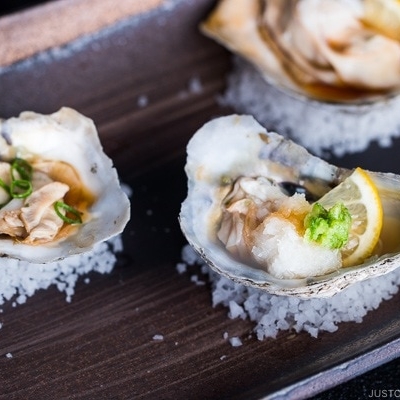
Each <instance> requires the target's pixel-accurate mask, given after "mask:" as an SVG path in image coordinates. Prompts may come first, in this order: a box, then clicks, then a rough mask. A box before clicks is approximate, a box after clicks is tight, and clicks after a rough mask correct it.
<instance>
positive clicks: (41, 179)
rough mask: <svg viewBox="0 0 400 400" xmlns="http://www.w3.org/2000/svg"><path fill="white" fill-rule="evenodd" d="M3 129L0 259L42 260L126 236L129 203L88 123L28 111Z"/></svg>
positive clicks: (66, 114)
mask: <svg viewBox="0 0 400 400" xmlns="http://www.w3.org/2000/svg"><path fill="white" fill-rule="evenodd" d="M0 132H1V136H0V203H1V205H2V207H1V208H0V255H1V256H3V257H4V256H8V257H12V258H17V259H20V260H26V261H29V262H34V263H45V262H50V261H54V260H57V259H62V258H65V257H68V256H70V255H74V254H79V253H82V252H85V251H88V250H91V249H92V248H93V246H94V245H95V244H96V243H98V242H102V241H104V240H107V239H109V238H111V237H112V236H114V235H117V234H119V233H121V232H122V230H123V229H124V227H125V225H126V223H127V221H128V220H129V218H130V203H129V200H128V198H127V196H126V194H125V193H124V192H123V191H122V189H121V187H120V183H119V180H118V176H117V172H116V170H115V168H114V167H113V164H112V161H111V159H110V158H109V157H108V156H107V155H106V154H105V153H104V152H103V149H102V146H101V143H100V140H99V137H98V134H97V130H96V128H95V126H94V123H93V121H92V120H91V119H89V118H87V117H85V116H83V115H81V114H80V113H78V112H77V111H75V110H73V109H71V108H66V107H64V108H62V109H60V110H59V111H58V112H55V113H53V114H51V115H41V114H37V113H34V112H28V111H27V112H23V113H21V114H20V115H19V117H15V118H10V119H7V120H0Z"/></svg>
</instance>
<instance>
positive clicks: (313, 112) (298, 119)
mask: <svg viewBox="0 0 400 400" xmlns="http://www.w3.org/2000/svg"><path fill="white" fill-rule="evenodd" d="M219 101H220V103H221V104H222V105H224V106H230V107H232V108H233V109H234V110H235V112H237V113H244V114H251V115H253V116H254V117H255V118H256V119H257V120H258V121H259V122H260V123H261V125H263V126H265V127H266V128H267V129H269V130H274V131H277V132H278V133H280V134H281V135H284V136H287V137H289V138H291V139H293V140H294V141H295V142H297V143H300V144H302V145H303V146H304V147H306V148H308V149H309V150H310V151H311V152H313V153H314V154H317V155H319V156H323V155H324V153H325V152H326V151H328V150H329V151H331V152H332V153H333V154H335V155H336V156H342V155H343V154H345V153H354V152H359V151H363V150H365V149H366V148H367V147H368V145H369V144H370V143H371V141H376V142H377V143H378V144H379V145H381V146H382V147H387V146H390V144H391V143H392V139H393V138H396V137H399V136H400V118H399V115H400V96H397V97H393V98H391V99H388V100H387V101H385V102H380V103H377V104H375V105H365V106H359V107H358V108H357V111H354V110H355V109H354V108H353V109H350V111H349V109H348V108H347V109H344V108H342V107H341V106H340V105H337V104H328V103H324V104H323V107H321V103H319V102H316V101H312V100H310V101H307V102H306V101H304V100H303V99H301V98H299V97H291V96H289V95H287V94H285V93H283V92H281V91H280V90H278V89H276V88H275V87H273V86H271V85H270V84H268V83H267V82H266V81H265V80H264V79H263V78H262V77H261V75H260V74H259V73H258V71H256V70H255V68H254V67H253V66H251V65H250V64H248V63H247V62H245V61H243V60H242V59H241V58H239V57H237V56H235V57H234V68H233V71H232V72H231V74H230V75H229V77H228V83H227V89H226V91H225V93H224V94H223V96H221V98H220V99H219Z"/></svg>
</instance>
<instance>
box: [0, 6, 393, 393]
mask: <svg viewBox="0 0 400 400" xmlns="http://www.w3.org/2000/svg"><path fill="white" fill-rule="evenodd" d="M57 3H60V4H61V3H64V4H67V3H68V2H67V1H65V2H54V3H50V4H46V5H45V6H42V7H45V9H46V13H47V12H49V13H52V12H53V13H54V12H55V9H56V8H57V7H56V4H57ZM74 3H79V2H78V1H75V2H74ZM83 3H85V2H84V1H83V0H82V1H81V5H82V4H83ZM89 3H95V2H87V3H85V4H89ZM100 3H101V2H100ZM164 3H165V4H164ZM164 3H162V4H160V5H157V6H152V7H148V8H145V9H141V10H139V11H138V10H135V11H132V12H131V13H130V14H129V13H128V14H129V15H124V16H123V17H122V16H120V17H119V18H116V20H115V21H114V22H112V23H110V24H102V23H100V24H99V26H97V27H96V29H95V30H94V31H92V32H90V33H82V32H79V33H78V34H77V35H76V36H75V38H74V39H73V40H72V41H70V40H69V41H66V42H64V41H60V42H56V43H53V44H52V45H51V46H50V48H48V49H47V47H46V46H43V47H42V48H40V49H39V50H37V51H34V52H33V53H32V54H29V55H26V56H25V57H22V58H18V60H17V59H15V60H14V62H11V63H9V62H8V61H7V62H5V61H4V62H3V63H1V61H0V65H2V67H0V88H1V96H0V111H1V116H2V117H10V116H13V115H17V114H18V113H19V112H21V111H23V110H34V111H37V112H42V113H51V112H54V111H56V110H57V109H58V108H60V107H61V106H64V105H66V106H70V107H74V108H76V109H77V110H79V111H80V112H82V113H83V114H86V115H87V116H89V117H91V118H93V119H94V121H95V123H96V125H97V126H98V128H99V132H100V135H101V139H102V142H103V145H104V147H105V150H106V152H107V153H108V154H109V155H110V156H111V157H112V158H113V160H114V161H115V165H116V167H117V168H118V170H119V173H120V175H121V179H122V180H123V181H124V182H126V183H128V184H129V185H130V186H131V187H132V188H133V196H132V220H131V222H130V223H129V225H128V227H127V229H126V231H125V233H124V237H123V238H124V244H125V251H124V254H122V255H121V257H120V259H119V262H118V265H117V266H116V267H115V269H114V271H113V272H112V273H111V274H109V275H98V274H95V273H93V274H90V284H85V283H83V280H81V281H79V283H78V285H77V287H76V293H75V295H74V296H73V298H72V302H71V303H67V302H66V301H65V298H64V295H63V294H60V293H59V292H58V291H57V290H56V289H55V288H52V289H49V290H46V291H41V292H39V293H37V294H35V296H34V297H31V298H29V299H28V301H27V303H26V304H24V305H20V306H18V307H16V308H13V307H12V306H11V302H9V303H7V304H6V305H5V306H4V307H2V308H3V310H4V312H3V313H2V314H1V316H0V322H1V323H2V324H3V327H2V329H1V330H0V381H1V385H0V398H7V399H21V398H24V399H29V398H36V399H39V398H40V399H55V398H58V399H61V398H85V399H86V398H87V399H93V398H96V399H101V398H104V399H109V398H118V399H125V398H141V399H156V398H160V399H161V398H162V399H180V398H182V399H183V398H185V399H186V398H190V399H211V398H218V399H220V398H230V399H256V398H262V397H266V398H282V399H283V398H306V397H309V396H312V395H315V394H317V393H319V392H321V391H324V390H326V389H328V388H330V387H333V386H335V385H337V384H339V383H341V382H344V381H346V380H348V379H350V378H352V377H354V376H357V375H359V374H361V373H364V372H365V371H367V370H369V369H371V368H374V367H377V366H378V365H380V364H382V363H385V362H388V361H390V360H392V359H394V358H395V357H397V356H399V355H400V318H399V312H398V310H399V306H400V296H399V295H397V296H395V297H394V298H393V299H392V300H390V301H386V302H384V303H383V304H382V305H381V306H380V307H379V309H378V310H376V311H374V312H370V313H369V314H368V315H367V316H366V317H365V319H364V322H363V323H361V324H357V323H342V324H341V325H340V328H339V330H338V331H337V332H335V333H334V334H330V333H326V334H324V333H323V334H321V335H320V337H319V338H318V339H313V338H311V337H310V336H309V335H308V334H307V333H300V334H293V333H291V332H284V333H282V334H280V335H279V336H278V338H277V339H276V340H274V339H271V340H264V341H257V340H256V339H255V338H254V335H253V337H252V338H248V336H249V333H251V331H252V329H253V325H252V324H251V323H250V322H248V321H241V320H230V319H229V318H228V317H227V310H226V309H225V308H223V307H217V308H212V306H211V296H210V288H209V287H208V286H196V285H194V284H193V283H191V282H190V275H185V274H183V275H179V274H178V273H177V271H176V268H175V267H176V264H177V263H178V262H180V260H181V258H180V252H181V249H182V246H183V245H184V244H185V240H184V238H183V237H182V235H181V233H180V230H179V226H178V222H177V216H178V213H179V208H180V203H181V202H182V200H183V199H184V197H185V194H186V178H185V175H184V172H183V165H184V162H185V159H184V157H185V146H186V143H187V141H188V140H189V138H190V136H191V135H192V134H193V133H194V131H195V130H196V129H198V128H199V127H200V126H201V125H202V124H203V123H204V122H206V121H207V120H209V119H210V118H212V117H214V116H217V115H221V114H226V113H228V112H229V110H225V109H222V108H221V107H220V106H218V104H217V100H216V96H217V95H218V93H221V91H222V90H223V88H224V85H225V77H226V73H227V72H228V71H229V68H230V60H231V58H230V55H229V54H228V53H227V52H226V51H225V50H223V49H222V48H221V47H220V46H218V45H216V44H215V43H213V42H211V41H210V40H208V39H206V38H204V37H202V36H201V35H200V34H199V33H198V30H197V24H198V22H199V21H200V20H201V19H202V18H203V17H204V16H205V15H206V14H207V13H208V11H209V10H210V9H211V7H212V5H213V4H214V2H213V1H211V0H196V1H190V0H182V1H172V2H171V1H170V2H164ZM75 6H76V4H68V7H75ZM90 7H94V5H93V4H91V5H90ZM40 9H41V7H38V8H37V9H34V10H32V11H27V12H26V13H28V15H30V16H31V17H32V15H33V14H29V13H33V12H35V14H34V15H33V16H34V20H35V21H36V22H37V20H36V19H40V18H43V17H42V15H43V14H42V13H40V12H38V11H39V10H40ZM57 10H58V9H57ZM86 11H88V10H86ZM57 12H58V11H57ZM22 14H23V15H25V16H24V18H25V17H26V14H25V13H21V14H15V15H14V16H13V18H15V19H14V21H15V22H14V25H12V24H11V25H8V26H9V29H10V32H14V33H16V32H20V31H21V29H22V30H23V28H22V27H21V26H18V21H19V18H22V16H21V15H22ZM18 16H19V17H18ZM7 18H8V17H7ZM2 21H4V20H2V19H0V26H2V25H1V24H2ZM39 25H40V24H39ZM73 26H74V25H73V23H71V24H70V28H71V27H73ZM71 29H72V28H71ZM20 33H21V32H20ZM8 45H9V47H10V48H12V43H8ZM46 49H47V50H46ZM22 50H23V49H22ZM25 50H26V49H25ZM399 147H400V146H399V144H398V143H395V144H394V146H393V147H392V148H390V149H386V150H383V149H380V148H377V147H371V149H370V150H369V151H368V152H367V153H364V154H362V155H355V156H348V157H345V158H343V159H340V160H333V161H334V162H337V163H341V165H343V166H349V167H350V166H355V165H362V166H364V167H366V168H371V169H376V170H392V171H394V172H398V173H400V166H399V165H396V164H395V161H394V160H395V159H396V158H395V157H394V155H395V154H396V152H398V150H399ZM397 154H398V153H397ZM224 332H228V333H229V335H230V336H233V335H238V336H240V337H242V338H243V340H244V345H243V346H241V347H237V348H234V347H232V346H231V345H230V344H229V343H228V342H227V341H226V340H224V338H223V333H224ZM156 334H161V335H163V337H164V340H162V341H155V340H153V336H154V335H156ZM7 353H12V355H13V357H12V358H7V357H5V355H6V354H7Z"/></svg>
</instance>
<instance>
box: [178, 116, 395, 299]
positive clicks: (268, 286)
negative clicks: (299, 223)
mask: <svg viewBox="0 0 400 400" xmlns="http://www.w3.org/2000/svg"><path fill="white" fill-rule="evenodd" d="M187 153H188V155H187V163H186V166H185V170H186V173H187V176H188V195H187V198H186V199H185V201H184V202H183V204H182V207H181V212H180V224H181V228H182V231H183V233H184V235H185V236H186V238H187V240H188V242H189V243H190V244H191V245H192V246H193V248H194V249H195V250H196V251H197V252H198V253H199V254H200V255H201V256H202V257H203V258H204V260H205V261H206V262H207V263H208V264H209V265H210V266H211V268H213V269H214V270H216V271H217V272H218V273H220V274H222V275H225V276H227V277H229V278H231V279H233V280H234V281H237V282H240V283H243V284H245V285H251V286H254V287H257V288H261V289H265V290H267V291H268V292H271V293H274V294H285V295H296V296H299V297H313V296H320V297H322V296H331V295H333V294H335V293H336V292H338V291H340V290H342V289H344V288H345V287H347V286H349V285H351V284H352V283H355V282H357V281H360V280H364V279H367V278H371V277H374V276H378V275H382V274H385V273H387V272H389V271H391V270H393V269H395V268H397V267H398V266H399V265H400V253H399V250H400V241H399V240H397V239H391V238H398V237H399V236H398V234H399V233H400V177H399V176H398V175H395V174H386V173H379V172H370V171H369V172H368V176H369V177H370V178H371V179H372V181H373V183H374V186H375V187H376V189H377V191H378V193H379V197H380V201H381V205H382V210H383V227H382V230H381V233H380V238H379V244H378V245H377V247H376V248H375V250H374V253H373V254H371V255H370V256H369V257H368V258H367V259H364V260H362V261H361V262H355V264H352V265H349V266H345V267H344V266H343V265H342V264H341V263H340V260H339V263H337V262H336V261H335V260H334V258H335V257H336V256H337V252H336V254H334V252H333V253H332V254H331V255H332V256H333V258H332V260H333V264H331V265H324V266H323V265H322V264H323V263H324V262H325V259H326V258H327V257H331V256H330V255H328V256H326V255H325V253H322V254H320V253H315V252H314V251H313V252H310V253H309V254H310V256H309V258H308V259H304V258H303V260H302V261H301V263H302V264H303V265H300V268H301V269H302V271H303V275H298V274H297V275H296V274H289V275H285V274H279V273H277V272H276V271H274V269H273V268H272V265H271V264H270V261H269V260H267V262H264V263H261V262H258V260H257V257H252V258H250V257H248V251H247V250H248V246H247V249H246V246H243V243H242V241H246V240H247V238H248V237H249V236H250V234H251V232H249V231H246V229H252V228H254V229H257V225H256V224H254V226H252V221H254V219H252V216H250V223H248V224H247V228H243V218H238V220H237V221H232V219H230V222H231V223H232V226H231V228H230V230H231V232H233V234H232V237H233V239H232V240H231V239H230V238H229V237H227V236H229V235H224V233H223V232H221V227H222V226H223V225H224V224H225V222H226V221H225V218H226V213H225V211H226V209H227V207H229V205H228V206H227V204H233V203H232V202H231V201H230V199H231V198H232V197H235V196H236V192H237V191H238V190H239V191H240V190H245V191H247V193H252V195H253V197H252V199H255V198H259V199H261V202H260V203H262V207H260V208H255V209H251V207H250V206H249V199H248V198H245V199H244V201H240V198H241V197H240V196H238V197H237V198H239V201H237V202H235V204H234V206H235V207H238V208H239V211H238V214H240V213H242V215H244V216H245V217H244V218H245V219H246V218H249V215H250V213H251V212H253V213H257V218H258V219H259V220H263V218H264V217H265V214H267V213H268V206H267V210H265V208H263V207H264V205H265V204H268V202H274V203H275V204H276V203H277V202H279V201H281V200H280V199H281V198H282V197H284V196H285V195H284V194H282V193H281V192H282V190H281V187H282V186H283V187H284V189H285V191H286V190H288V189H289V190H290V188H289V187H288V184H287V182H290V183H291V185H293V186H294V187H296V186H297V187H299V188H303V189H304V191H306V193H307V194H308V195H311V202H313V201H314V200H315V199H319V198H321V196H324V195H325V194H326V193H328V192H329V193H330V192H331V190H332V188H334V187H336V186H338V185H339V184H340V183H341V182H343V181H344V180H345V179H346V178H348V177H349V176H350V175H351V174H352V171H350V170H348V169H344V168H339V167H336V166H334V165H330V164H329V163H327V162H325V161H323V160H321V159H319V158H318V157H315V156H313V155H311V154H310V153H308V152H307V151H306V150H305V149H304V148H303V147H301V146H299V145H296V144H295V143H294V142H292V141H290V140H286V139H284V138H283V137H282V136H280V135H278V134H276V133H273V132H267V131H266V130H265V129H264V128H263V127H262V126H261V125H260V124H258V122H256V121H255V120H254V118H253V117H250V116H239V115H231V116H226V117H221V118H217V119H215V120H213V121H211V122H209V123H207V124H205V125H204V126H203V127H202V128H201V129H200V130H199V131H198V132H197V133H196V134H195V135H194V136H193V138H192V139H191V140H190V142H189V144H188V148H187ZM283 182H286V183H285V184H283V185H282V183H283ZM289 186H290V185H289ZM295 196H297V197H299V196H302V197H303V199H302V200H301V202H300V207H298V205H297V204H298V203H296V207H297V208H298V209H299V212H300V213H303V211H302V210H301V207H305V209H306V210H307V205H304V204H308V203H309V202H308V201H306V200H305V199H304V197H305V194H303V195H298V194H296V195H295ZM295 196H286V199H289V200H287V201H289V202H290V201H292V200H291V199H292V198H293V197H295ZM308 200H310V198H309V199H308ZM254 201H257V199H256V200H254ZM283 201H286V200H283ZM241 207H242V208H243V209H240V208H241ZM249 227H250V228H249ZM277 234H279V232H277ZM238 237H239V239H240V240H237V238H238ZM274 245H275V244H274V243H273V242H272V246H274ZM316 246H317V245H316ZM250 247H251V249H250V250H251V251H253V250H254V249H255V248H256V247H257V242H256V241H255V242H252V243H251V244H250ZM272 249H273V247H272ZM256 250H257V249H256ZM288 250H289V249H288ZM307 251H308V250H307ZM292 253H293V252H292ZM306 254H307V253H306ZM316 254H317V256H315V255H316ZM298 261H299V260H297V259H296V258H293V259H291V260H289V261H288V267H289V269H290V268H291V265H292V264H299V262H298ZM301 263H300V264H301ZM311 265H313V267H312V268H310V266H311ZM304 271H305V272H304Z"/></svg>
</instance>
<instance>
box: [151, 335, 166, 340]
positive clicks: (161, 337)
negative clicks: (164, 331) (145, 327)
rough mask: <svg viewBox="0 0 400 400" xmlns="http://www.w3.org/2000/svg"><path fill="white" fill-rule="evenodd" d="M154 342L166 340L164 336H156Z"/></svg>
mask: <svg viewBox="0 0 400 400" xmlns="http://www.w3.org/2000/svg"><path fill="white" fill-rule="evenodd" d="M153 340H155V341H162V340H164V336H163V335H154V336H153Z"/></svg>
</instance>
